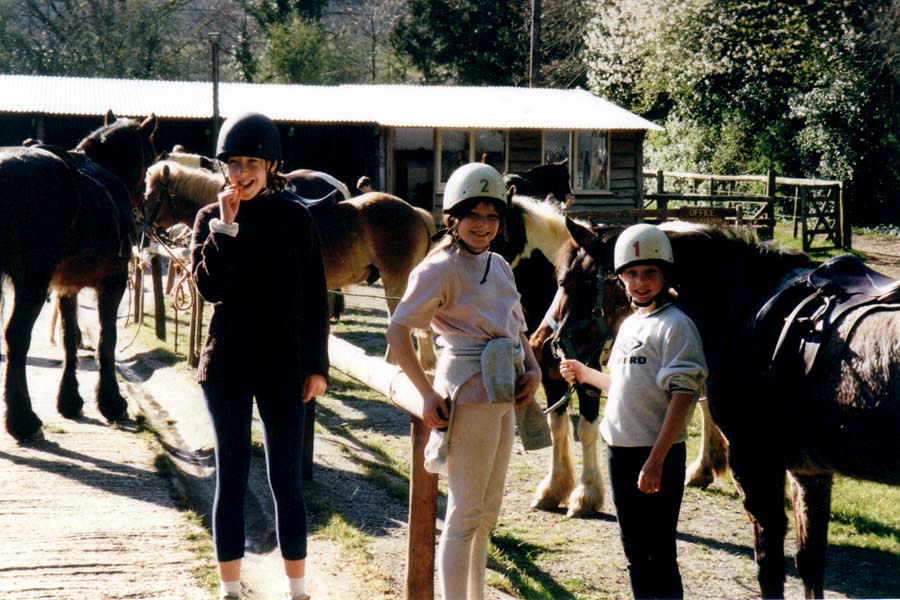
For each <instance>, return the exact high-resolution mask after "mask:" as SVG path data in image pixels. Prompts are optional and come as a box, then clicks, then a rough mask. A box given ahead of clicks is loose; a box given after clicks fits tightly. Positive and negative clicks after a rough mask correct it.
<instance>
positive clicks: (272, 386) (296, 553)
mask: <svg viewBox="0 0 900 600" xmlns="http://www.w3.org/2000/svg"><path fill="white" fill-rule="evenodd" d="M201 388H202V389H203V396H204V399H205V400H206V406H207V409H208V410H209V415H210V418H211V419H212V424H213V430H214V433H215V438H216V498H215V502H214V503H213V539H214V540H215V544H216V558H217V560H218V561H219V562H226V561H230V560H237V559H239V558H243V556H244V496H245V495H246V492H247V478H248V476H249V473H250V424H251V420H252V416H253V397H254V396H255V397H256V404H257V407H258V408H259V416H260V418H261V419H262V423H263V433H264V436H265V444H266V466H267V470H268V474H269V486H270V488H271V491H272V496H273V498H274V499H275V529H276V532H277V535H278V545H279V547H280V548H281V556H282V557H283V558H284V559H286V560H301V559H305V558H306V505H305V504H304V502H303V477H302V472H301V471H302V458H303V418H304V406H303V401H302V399H301V389H302V388H301V387H300V385H299V384H297V383H292V384H291V385H286V384H285V383H283V382H275V383H273V382H271V380H269V381H259V382H254V384H253V387H252V388H251V387H250V386H249V385H236V384H234V383H233V382H229V383H227V384H226V383H221V382H210V381H206V382H203V383H202V384H201Z"/></svg>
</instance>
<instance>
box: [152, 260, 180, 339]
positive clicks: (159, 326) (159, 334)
mask: <svg viewBox="0 0 900 600" xmlns="http://www.w3.org/2000/svg"><path fill="white" fill-rule="evenodd" d="M150 274H151V277H150V279H151V280H152V281H153V319H154V322H155V323H156V339H159V340H162V341H166V299H165V297H164V296H163V286H162V257H161V256H159V255H158V254H154V255H153V256H151V257H150ZM176 318H177V317H176Z"/></svg>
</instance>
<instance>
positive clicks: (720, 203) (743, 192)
mask: <svg viewBox="0 0 900 600" xmlns="http://www.w3.org/2000/svg"><path fill="white" fill-rule="evenodd" d="M644 186H645V190H646V191H645V193H644V207H643V208H644V209H645V210H649V209H650V208H651V207H652V206H653V205H655V206H656V210H663V211H664V210H668V209H669V207H670V204H678V205H681V206H685V205H687V206H709V207H719V208H725V209H733V208H737V207H740V208H741V210H742V213H743V215H742V220H743V222H744V224H745V225H747V226H750V227H753V228H754V229H756V230H757V231H758V233H759V235H760V237H761V238H764V239H765V238H769V237H771V235H772V231H773V229H774V226H775V217H776V206H779V207H782V210H783V211H784V207H790V217H791V219H792V222H793V232H794V237H797V236H798V235H800V236H801V240H802V244H803V250H804V251H806V252H808V251H810V250H826V249H830V248H843V249H846V250H849V249H850V247H851V237H850V227H849V224H848V223H847V222H846V219H845V218H844V198H843V189H844V186H843V184H842V182H840V181H831V180H821V179H798V178H792V177H777V176H776V175H775V173H774V172H772V171H770V172H769V173H768V174H767V175H710V174H701V173H682V172H669V171H666V172H664V171H652V170H645V171H644ZM667 186H668V189H667Z"/></svg>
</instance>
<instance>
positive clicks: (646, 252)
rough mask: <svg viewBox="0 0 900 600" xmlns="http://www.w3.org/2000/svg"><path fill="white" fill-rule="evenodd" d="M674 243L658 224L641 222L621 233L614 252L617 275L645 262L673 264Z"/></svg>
mask: <svg viewBox="0 0 900 600" xmlns="http://www.w3.org/2000/svg"><path fill="white" fill-rule="evenodd" d="M674 262H675V256H674V255H673V253H672V243H671V242H669V238H668V237H667V236H666V234H665V233H664V232H663V231H662V230H661V229H660V228H659V227H657V226H656V225H650V224H649V223H639V224H638V225H632V226H631V227H629V228H628V229H626V230H625V231H623V232H622V233H621V234H620V235H619V239H617V240H616V248H615V251H614V252H613V265H614V266H615V269H616V275H618V274H619V273H621V272H622V271H624V270H625V269H627V268H628V267H630V266H633V265H639V264H644V263H667V264H670V265H671V264H673V263H674Z"/></svg>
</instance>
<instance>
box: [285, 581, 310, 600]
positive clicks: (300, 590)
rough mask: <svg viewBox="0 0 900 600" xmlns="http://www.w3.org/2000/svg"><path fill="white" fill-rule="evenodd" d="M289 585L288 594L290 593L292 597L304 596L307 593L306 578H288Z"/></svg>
mask: <svg viewBox="0 0 900 600" xmlns="http://www.w3.org/2000/svg"><path fill="white" fill-rule="evenodd" d="M287 584H288V592H290V594H291V596H302V595H303V594H305V593H306V578H305V577H297V578H296V579H294V578H293V577H288V578H287Z"/></svg>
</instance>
